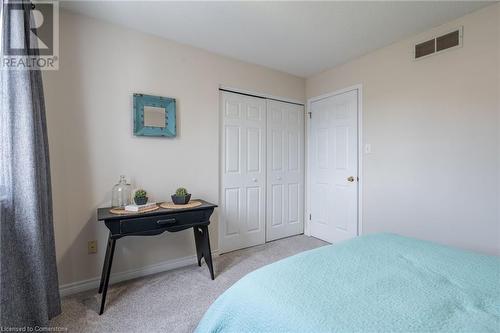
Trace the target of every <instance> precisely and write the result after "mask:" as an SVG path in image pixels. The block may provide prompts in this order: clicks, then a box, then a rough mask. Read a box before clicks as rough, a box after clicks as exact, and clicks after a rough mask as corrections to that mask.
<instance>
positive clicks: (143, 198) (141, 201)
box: [134, 189, 148, 206]
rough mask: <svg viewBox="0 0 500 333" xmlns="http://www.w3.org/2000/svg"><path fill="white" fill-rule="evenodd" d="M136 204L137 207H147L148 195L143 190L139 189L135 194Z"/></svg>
mask: <svg viewBox="0 0 500 333" xmlns="http://www.w3.org/2000/svg"><path fill="white" fill-rule="evenodd" d="M134 202H135V204H136V205H139V206H140V205H145V204H146V203H147V202H148V193H147V192H146V191H144V190H143V189H138V190H137V191H135V193H134Z"/></svg>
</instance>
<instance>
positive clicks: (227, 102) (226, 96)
mask: <svg viewBox="0 0 500 333" xmlns="http://www.w3.org/2000/svg"><path fill="white" fill-rule="evenodd" d="M221 108H222V138H221V143H222V147H221V158H222V160H221V166H222V170H221V172H222V175H221V182H222V184H221V212H222V214H221V218H220V222H221V224H220V226H219V229H220V231H219V235H220V246H221V251H222V252H228V251H232V250H236V249H240V248H244V247H249V246H254V245H258V244H263V243H264V242H265V209H266V206H265V205H266V202H265V197H266V193H265V188H266V186H265V185H266V184H265V183H266V154H265V148H266V147H265V145H266V100H265V99H263V98H257V97H250V96H245V95H240V94H235V93H230V92H221Z"/></svg>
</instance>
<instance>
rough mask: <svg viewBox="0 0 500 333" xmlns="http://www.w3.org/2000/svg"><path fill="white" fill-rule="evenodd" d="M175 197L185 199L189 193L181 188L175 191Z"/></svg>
mask: <svg viewBox="0 0 500 333" xmlns="http://www.w3.org/2000/svg"><path fill="white" fill-rule="evenodd" d="M175 195H176V196H178V197H185V196H186V195H188V191H187V190H186V189H185V188H184V187H179V188H178V189H177V190H176V191H175Z"/></svg>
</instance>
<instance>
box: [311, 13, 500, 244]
mask: <svg viewBox="0 0 500 333" xmlns="http://www.w3.org/2000/svg"><path fill="white" fill-rule="evenodd" d="M460 25H463V26H464V42H463V47H462V48H460V49H455V50H450V51H447V52H444V53H442V54H439V55H435V56H432V57H429V58H427V59H421V60H419V61H413V60H412V45H413V44H414V43H415V42H419V41H422V40H425V38H427V37H432V36H433V35H434V34H435V33H440V32H446V31H447V30H448V29H452V28H456V27H458V26H460ZM499 30H500V5H498V4H496V5H492V6H489V7H486V8H484V9H482V10H480V11H478V12H475V13H472V14H470V15H467V16H465V17H463V18H461V19H458V20H456V21H453V22H450V23H449V24H446V25H445V26H442V27H438V28H436V29H434V30H432V31H428V32H426V33H424V34H421V35H419V36H415V37H414V38H410V39H407V40H404V41H401V42H398V43H396V44H393V45H391V46H388V47H385V48H383V49H380V50H378V51H375V52H372V53H370V54H368V55H366V56H363V57H361V58H359V59H357V60H354V61H351V62H349V63H347V64H344V65H342V66H338V67H336V68H334V69H331V70H329V71H326V72H324V73H322V74H319V75H316V76H314V77H311V78H309V79H308V80H307V82H306V89H307V97H308V98H311V97H315V96H318V95H322V94H325V93H328V92H332V91H335V90H338V89H342V88H345V87H348V86H351V85H354V84H358V83H361V84H363V141H364V143H370V144H371V145H372V151H373V152H372V153H371V154H365V155H364V157H363V158H364V163H363V170H364V172H363V175H362V177H363V180H364V188H363V204H364V205H363V230H364V232H365V233H373V232H380V231H385V232H396V233H400V234H403V235H409V236H415V237H419V238H424V239H429V240H434V241H438V242H441V243H444V244H451V245H455V246H459V247H463V248H468V249H474V250H478V251H483V252H487V253H497V254H500V221H499V210H498V204H499V184H500V183H499V180H500V179H499V177H500V176H499V172H500V162H499V155H498V153H499V144H500V141H499V128H500V127H499V112H500V108H499V100H498V98H499V73H500V71H499V62H500V53H499V47H500V41H499V36H500V31H499Z"/></svg>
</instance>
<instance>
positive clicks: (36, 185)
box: [0, 0, 61, 327]
mask: <svg viewBox="0 0 500 333" xmlns="http://www.w3.org/2000/svg"><path fill="white" fill-rule="evenodd" d="M0 1H2V8H3V10H2V29H1V32H2V43H3V45H2V50H5V46H6V45H11V44H9V43H10V42H11V41H12V40H14V39H19V38H21V37H22V36H23V35H24V36H29V20H30V13H29V8H30V4H29V3H24V4H21V6H22V9H23V10H24V13H25V15H24V16H25V19H24V22H17V23H13V24H11V23H12V22H14V21H15V20H13V21H12V22H10V20H9V15H8V11H7V10H6V3H5V1H4V0H0ZM19 40H21V39H19ZM23 40H25V41H26V40H29V38H25V39H23ZM26 48H27V49H28V46H26ZM30 52H31V51H30ZM0 75H1V95H0V103H1V104H0V107H1V109H0V200H1V211H0V214H1V216H0V219H1V220H0V222H1V224H0V233H1V234H0V242H1V244H0V251H1V252H0V263H1V267H0V292H1V295H0V297H1V314H0V315H1V317H0V319H1V326H3V327H25V326H31V327H33V326H36V325H38V326H46V325H47V324H48V320H49V319H50V318H52V317H54V316H56V315H57V314H59V313H60V312H61V305H60V299H59V289H58V281H57V267H56V256H55V245H54V227H53V223H52V194H51V187H50V165H49V147H48V143H47V126H46V121H45V104H44V97H43V87H42V76H41V72H40V71H39V70H0Z"/></svg>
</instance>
